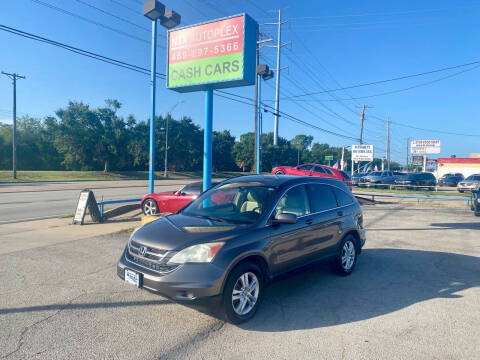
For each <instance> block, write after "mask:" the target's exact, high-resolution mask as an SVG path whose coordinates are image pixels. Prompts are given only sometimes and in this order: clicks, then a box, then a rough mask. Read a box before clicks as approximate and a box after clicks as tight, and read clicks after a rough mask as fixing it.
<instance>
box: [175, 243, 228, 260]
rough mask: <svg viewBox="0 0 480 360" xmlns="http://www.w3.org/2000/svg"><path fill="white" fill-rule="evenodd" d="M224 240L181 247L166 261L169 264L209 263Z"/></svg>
mask: <svg viewBox="0 0 480 360" xmlns="http://www.w3.org/2000/svg"><path fill="white" fill-rule="evenodd" d="M224 244H225V243H224V242H214V243H207V244H199V245H193V246H190V247H188V248H186V249H183V250H181V251H179V252H178V253H176V254H175V255H173V256H172V258H171V259H170V260H169V261H168V263H169V264H184V263H187V262H193V263H209V262H212V260H213V258H214V257H215V255H217V253H218V251H219V250H220V249H221V248H222V246H223V245H224Z"/></svg>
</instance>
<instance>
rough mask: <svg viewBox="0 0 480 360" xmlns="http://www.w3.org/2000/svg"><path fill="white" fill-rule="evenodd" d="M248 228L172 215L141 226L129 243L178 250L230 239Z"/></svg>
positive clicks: (248, 225) (241, 225)
mask: <svg viewBox="0 0 480 360" xmlns="http://www.w3.org/2000/svg"><path fill="white" fill-rule="evenodd" d="M250 227H251V224H232V223H227V222H219V221H212V220H208V219H202V218H196V217H191V216H185V215H181V214H175V215H170V216H166V217H163V218H161V219H158V220H155V221H153V222H151V223H148V224H146V225H144V226H142V227H141V228H139V229H138V230H137V231H135V233H134V234H133V235H132V237H131V239H132V241H135V242H136V243H138V244H140V245H144V246H148V247H152V248H156V249H162V250H181V249H183V248H185V247H188V246H191V245H194V244H198V243H203V242H213V241H224V240H227V239H231V238H233V237H234V236H236V235H238V234H239V233H243V231H245V230H246V229H248V228H250Z"/></svg>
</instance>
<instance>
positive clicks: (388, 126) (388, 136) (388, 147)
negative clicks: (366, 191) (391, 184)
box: [387, 118, 390, 171]
mask: <svg viewBox="0 0 480 360" xmlns="http://www.w3.org/2000/svg"><path fill="white" fill-rule="evenodd" d="M387 170H388V171H390V119H389V118H388V119H387Z"/></svg>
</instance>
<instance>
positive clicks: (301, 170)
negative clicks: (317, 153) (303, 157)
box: [272, 164, 352, 189]
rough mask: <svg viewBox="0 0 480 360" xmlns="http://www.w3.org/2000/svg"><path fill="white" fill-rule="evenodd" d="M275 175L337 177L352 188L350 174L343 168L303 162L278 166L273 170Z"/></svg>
mask: <svg viewBox="0 0 480 360" xmlns="http://www.w3.org/2000/svg"><path fill="white" fill-rule="evenodd" d="M272 174H275V175H300V176H318V177H328V178H335V179H338V180H341V181H343V182H344V183H345V184H347V186H348V187H349V188H350V189H351V188H352V182H351V180H350V176H349V175H348V174H347V173H346V172H345V171H342V170H338V169H334V168H332V167H330V166H325V165H319V164H302V165H298V166H295V167H293V166H277V167H276V168H274V169H273V170H272Z"/></svg>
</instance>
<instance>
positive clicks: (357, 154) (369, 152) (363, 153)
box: [352, 145, 373, 161]
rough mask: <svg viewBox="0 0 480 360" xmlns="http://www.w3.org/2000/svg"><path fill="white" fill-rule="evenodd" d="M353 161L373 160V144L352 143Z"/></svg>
mask: <svg viewBox="0 0 480 360" xmlns="http://www.w3.org/2000/svg"><path fill="white" fill-rule="evenodd" d="M352 160H353V161H373V145H352Z"/></svg>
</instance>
